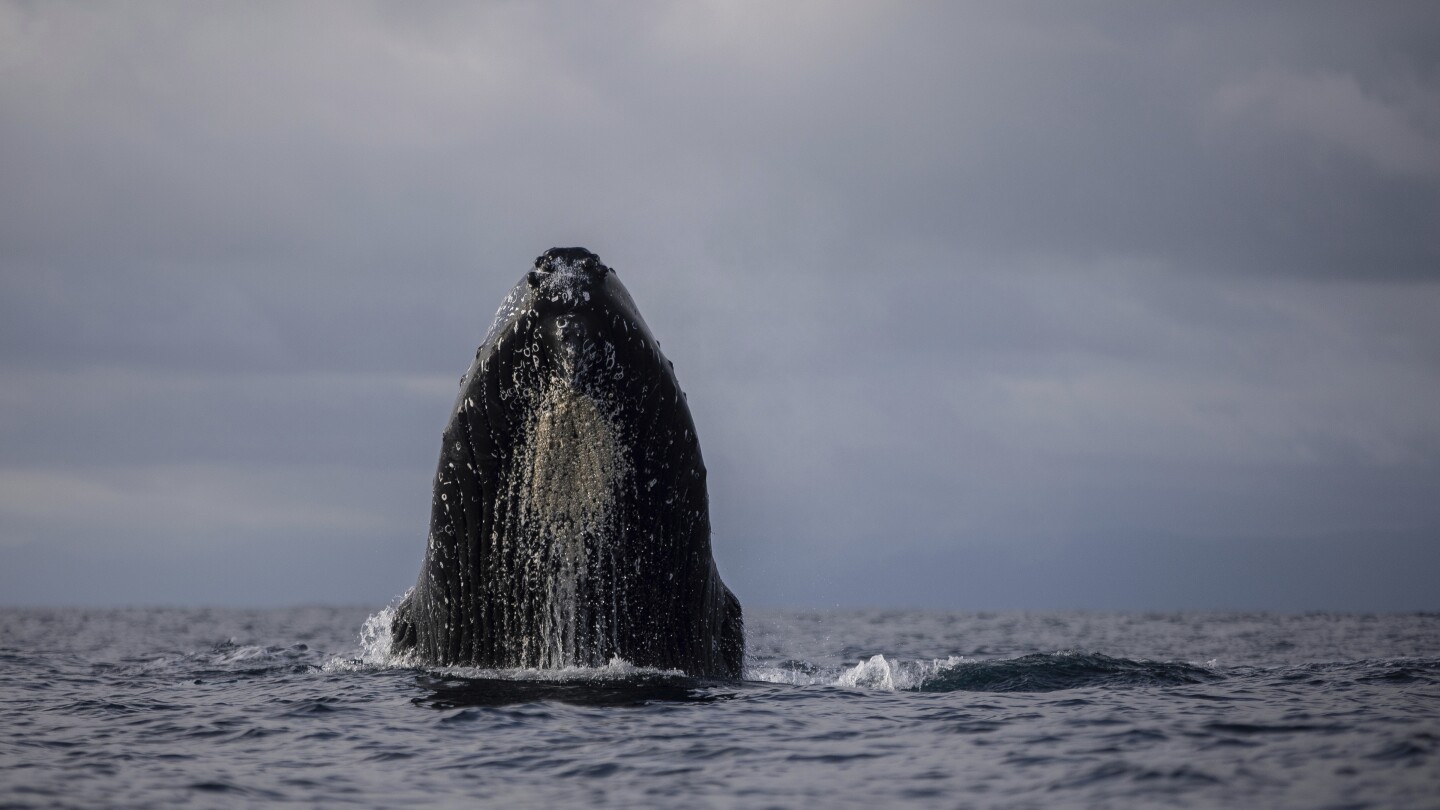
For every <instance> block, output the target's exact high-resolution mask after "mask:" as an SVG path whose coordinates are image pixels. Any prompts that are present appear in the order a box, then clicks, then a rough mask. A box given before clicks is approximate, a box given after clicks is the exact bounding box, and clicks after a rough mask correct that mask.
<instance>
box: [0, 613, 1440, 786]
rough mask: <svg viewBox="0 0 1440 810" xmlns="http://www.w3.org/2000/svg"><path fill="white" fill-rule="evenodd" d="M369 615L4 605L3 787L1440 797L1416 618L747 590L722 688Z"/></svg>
mask: <svg viewBox="0 0 1440 810" xmlns="http://www.w3.org/2000/svg"><path fill="white" fill-rule="evenodd" d="M368 613H369V611H367V610H365V609H358V608H357V609H341V608H299V609H287V610H264V611H248V610H196V609H125V610H17V609H6V610H0V732H3V733H0V806H3V807H37V808H39V807H45V808H50V807H141V806H156V805H162V804H164V805H168V804H178V803H181V802H186V803H189V804H192V805H194V806H201V807H230V806H254V805H258V804H269V803H293V804H296V805H301V806H307V807H309V806H327V805H344V806H373V807H401V806H415V805H424V806H440V807H445V806H475V805H484V806H497V807H498V806H521V807H551V806H558V805H570V806H575V805H602V806H604V805H615V806H621V805H623V806H654V807H677V806H683V807H712V806H713V807H815V806H825V807H872V806H873V807H888V806H895V805H911V806H919V807H970V806H975V807H986V806H1004V807H1057V806H1058V807H1107V806H1113V807H1131V806H1187V807H1305V808H1312V807H1440V615H1437V614H1424V615H1415V614H1411V615H1384V616H1368V615H1332V614H1313V615H1264V614H1176V615H1098V614H941V613H919V612H878V611H872V612H834V613H808V612H795V611H790V612H769V613H766V612H762V611H752V612H751V613H750V615H749V616H748V617H747V619H748V627H749V642H750V647H749V652H750V661H749V670H748V672H747V680H746V681H744V682H737V683H726V682H707V681H697V680H693V679H687V678H684V677H680V676H677V675H673V674H666V673H659V672H647V671H637V670H635V669H634V668H631V667H629V666H627V665H625V664H624V663H623V662H614V663H613V664H612V665H611V666H609V667H606V668H602V669H598V670H572V671H560V672H535V671H523V672H481V671H473V670H472V671H465V670H447V671H429V670H424V669H414V668H408V667H405V666H400V665H396V664H395V663H394V662H391V661H388V660H387V651H386V650H385V649H384V646H385V645H384V644H382V643H376V642H373V641H371V642H368V643H367V642H363V641H362V639H361V633H362V626H364V625H365V623H366V620H367V614H368ZM378 624H383V616H382V617H380V619H379V620H376V621H372V622H371V629H372V630H375V629H379V630H382V631H383V627H379V628H377V627H376V625H378Z"/></svg>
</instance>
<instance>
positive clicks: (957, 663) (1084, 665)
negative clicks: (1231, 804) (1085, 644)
mask: <svg viewBox="0 0 1440 810" xmlns="http://www.w3.org/2000/svg"><path fill="white" fill-rule="evenodd" d="M747 674H748V675H749V676H750V677H751V678H752V679H754V680H761V681H767V682H770V683H788V684H792V685H797V686H815V685H830V686H841V687H849V688H856V689H877V690H882V691H890V692H1054V691H1059V690H1062V689H1081V688H1085V687H1090V686H1180V685H1191V684H1198V683H1208V682H1210V681H1214V680H1218V679H1220V678H1222V677H1223V676H1221V675H1220V674H1219V673H1217V672H1215V671H1214V670H1211V669H1207V668H1206V667H1202V666H1197V665H1195V664H1188V663H1183V662H1162V661H1144V660H1132V659H1128V658H1113V657H1111V656H1108V655H1103V654H1101V653H1087V652H1055V653H1035V654H1032V655H1025V656H1021V657H1019V658H1009V659H1003V660H988V661H975V660H970V659H966V658H963V657H959V658H957V657H953V656H952V657H950V658H946V659H943V660H942V659H933V660H930V661H891V660H889V659H887V658H886V657H885V656H884V655H874V656H871V657H870V658H869V659H867V660H864V661H861V662H860V663H858V664H856V665H855V666H853V667H850V668H847V669H842V670H840V671H839V672H834V671H830V672H827V671H825V670H824V669H822V668H819V667H815V666H813V665H811V664H808V663H807V662H803V661H782V662H780V664H778V665H776V666H769V667H756V668H754V669H752V670H751V671H750V672H749V673H747Z"/></svg>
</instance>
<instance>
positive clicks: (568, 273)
mask: <svg viewBox="0 0 1440 810" xmlns="http://www.w3.org/2000/svg"><path fill="white" fill-rule="evenodd" d="M613 272H615V271H613V270H611V269H610V268H609V267H606V266H605V264H604V263H603V262H601V261H600V257H599V256H597V255H595V254H594V253H591V252H590V251H588V250H586V249H585V248H582V247H568V248H559V247H557V248H550V249H549V250H547V251H545V252H544V253H542V254H540V255H539V256H536V257H535V269H533V270H531V271H530V272H529V273H526V274H525V280H526V282H527V283H529V285H530V286H531V287H532V288H537V289H539V288H542V287H557V286H559V285H561V284H563V285H565V286H567V287H577V286H578V287H581V288H584V287H593V286H595V285H597V284H600V283H602V282H603V281H604V280H605V276H607V275H609V274H611V273H613Z"/></svg>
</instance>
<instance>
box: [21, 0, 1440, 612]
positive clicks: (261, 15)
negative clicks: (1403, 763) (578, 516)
mask: <svg viewBox="0 0 1440 810" xmlns="http://www.w3.org/2000/svg"><path fill="white" fill-rule="evenodd" d="M416 6H420V7H418V8H417V7H416ZM557 245H583V246H585V247H588V248H590V249H592V250H594V251H596V252H597V253H599V254H600V256H601V257H602V259H603V260H604V261H605V262H606V263H607V264H609V265H610V266H612V267H613V268H615V269H616V271H617V272H618V274H619V276H620V278H621V279H622V280H623V281H624V282H625V284H626V285H627V286H628V287H629V289H630V291H631V293H632V294H633V296H634V298H635V300H636V302H637V303H638V304H639V306H640V309H641V311H642V313H643V314H644V316H645V318H646V320H647V321H648V322H649V324H650V326H651V328H652V330H653V331H654V332H655V334H656V335H657V336H658V337H659V338H660V340H661V341H662V343H663V345H664V347H665V350H666V353H667V354H668V355H669V357H670V359H671V360H673V361H674V363H675V368H676V371H677V373H678V375H679V377H680V381H681V383H682V385H683V386H684V387H685V388H686V390H687V392H688V394H689V402H690V406H691V408H692V410H693V412H694V416H695V421H696V424H697V426H698V429H699V431H700V438H701V444H702V447H703V448H704V453H705V457H706V461H707V464H708V466H709V469H710V478H709V480H710V488H711V489H710V497H711V504H712V506H711V509H712V521H713V523H714V527H715V538H714V546H715V553H716V558H717V560H718V562H719V564H720V568H721V571H722V573H723V575H724V577H725V579H726V581H727V582H728V583H729V584H730V586H731V587H732V589H733V590H734V591H735V592H736V593H737V595H738V596H739V597H740V599H741V601H742V602H743V603H744V604H746V605H748V606H764V605H772V606H816V607H828V606H835V605H840V606H861V605H886V606H918V607H932V608H951V609H1036V610H1039V609H1056V608H1085V609H1093V610H1110V609H1126V610H1166V609H1188V608H1234V609H1275V610H1312V609H1324V610H1414V609H1425V610H1440V586H1437V582H1440V579H1437V575H1440V5H1437V4H1435V3H1428V2H1417V3H1409V4H1384V3H1353V4H1333V5H1332V4H1326V3H1318V2H1304V3H1296V4H1280V3H1269V4H1254V3H1235V4H1224V3H1212V2H1207V3H1188V4H1173V3H1164V4H1153V3H1152V4H1134V3H1127V4H1105V3H1084V4H1077V3H1054V4H1040V5H1031V4H1024V3H1013V2H1006V3H993V4H984V5H968V4H958V3H910V4H899V3H879V2H868V3H854V4H842V3H832V2H824V3H820V2H816V3H802V2H786V3H773V2H753V3H741V2H714V3H703V2H684V3H678V2H677V3H649V4H642V3H615V4H591V3H573V4H540V3H529V2H526V3H519V2H517V3H477V4H460V3H457V4H454V5H449V4H424V5H420V4H407V3H394V4H367V3H356V2H336V3H331V4H327V3H303V4H302V3H234V4H209V3H75V4H71V3H66V2H57V1H53V0H47V2H43V3H29V2H0V603H4V604H101V605H104V604H126V603H142V604H174V603H182V604H199V603H207V604H222V605H244V604H257V605H268V604H294V603H316V602H346V603H361V604H375V605H380V604H384V603H385V602H387V601H388V600H390V599H391V598H393V597H394V596H396V595H398V594H399V593H401V592H403V591H404V589H405V588H406V587H408V586H409V585H410V584H412V583H413V582H414V579H415V576H416V574H417V573H418V571H419V565H420V560H421V557H422V554H423V549H424V543H425V535H426V529H427V523H428V516H429V504H430V491H429V487H430V483H431V474H432V472H433V468H434V464H435V460H436V458H437V456H438V452H439V440H440V432H441V429H442V428H443V427H444V423H445V420H446V418H447V416H448V411H449V406H450V403H451V401H452V399H453V397H454V394H455V390H456V385H457V382H458V379H459V376H460V375H461V373H463V372H464V370H465V369H466V367H467V366H468V364H469V361H470V360H471V358H472V357H473V355H474V350H475V347H476V346H477V345H478V344H479V342H480V340H481V339H482V337H483V334H484V331H485V328H486V327H487V326H488V324H489V322H490V319H491V316H492V315H493V313H494V311H495V308H496V307H497V306H498V305H499V303H500V300H501V298H502V297H503V296H504V294H505V292H506V291H507V290H508V289H509V287H510V286H511V285H512V284H513V283H514V282H515V280H516V279H518V278H519V277H520V275H521V274H522V273H523V272H524V271H525V270H526V269H527V268H528V267H529V266H530V264H531V262H532V261H533V259H534V258H535V256H536V255H538V254H539V253H541V252H542V251H544V250H545V249H547V248H549V247H552V246H557Z"/></svg>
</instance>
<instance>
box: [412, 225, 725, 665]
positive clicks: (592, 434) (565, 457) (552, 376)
mask: <svg viewBox="0 0 1440 810" xmlns="http://www.w3.org/2000/svg"><path fill="white" fill-rule="evenodd" d="M391 640H392V650H393V651H395V652H397V653H401V654H405V655H408V656H410V657H411V659H412V660H415V661H418V662H421V663H426V664H434V665H441V666H476V667H487V668H508V667H538V668H546V669H553V668H560V667H566V666H597V665H603V664H605V663H607V662H608V661H610V660H611V659H612V658H615V657H619V658H622V659H624V660H626V661H629V662H630V663H632V664H635V665H637V666H646V667H657V668H662V669H678V670H681V671H683V672H685V673H686V674H689V675H694V676H702V677H721V678H739V677H740V676H741V671H742V666H743V659H744V650H745V633H744V622H743V618H742V616H741V610H740V602H739V600H737V599H736V598H735V595H734V594H733V593H731V592H730V589H729V588H727V587H726V586H725V584H724V583H723V582H722V581H721V579H720V574H719V571H718V570H717V569H716V566H715V560H714V557H713V556H712V554H711V548H710V515H709V500H708V495H707V492H706V486H705V464H704V461H703V460H702V459H701V456H700V442H699V439H698V438H697V436H696V433H695V424H694V421H693V420H692V419H691V416H690V409H689V407H688V406H687V405H686V401H685V394H684V392H682V391H681V390H680V385H679V383H678V382H677V381H676V378H675V372H674V367H673V364H672V363H671V362H670V361H669V360H667V359H666V358H665V356H664V355H663V354H662V353H661V351H660V344H659V342H658V341H656V340H655V338H654V336H653V335H652V334H651V332H650V329H649V327H647V326H646V325H645V321H644V320H643V319H642V318H641V317H640V312H639V310H638V309H637V308H636V307H635V303H634V301H633V300H632V299H631V297H630V293H629V292H628V291H627V290H626V289H625V287H624V285H622V284H621V283H620V280H619V278H617V277H616V275H615V272H614V271H613V270H611V269H610V268H609V267H606V266H605V265H604V264H602V263H601V261H600V258H599V257H598V256H596V255H595V254H593V253H591V252H590V251H588V250H585V249H583V248H554V249H551V250H549V251H546V252H545V253H544V254H542V255H541V256H540V257H539V258H537V259H536V260H535V265H534V268H533V269H532V270H530V271H529V272H527V273H526V274H525V275H524V276H523V277H522V278H521V279H520V281H519V282H518V283H517V284H516V285H515V286H514V288H513V289H512V290H511V291H510V294H509V295H508V296H507V297H506V298H505V301H504V303H503V304H501V306H500V310H499V312H497V313H496V315H495V320H494V322H493V323H492V324H491V326H490V329H489V331H488V333H487V334H486V336H485V339H484V342H483V343H482V344H481V346H480V348H479V350H478V351H477V352H476V353H475V361H474V363H473V364H471V366H470V369H469V371H467V372H466V373H465V376H464V377H462V378H461V380H460V394H459V396H458V397H457V398H456V400H455V406H454V408H453V409H452V411H451V414H450V420H449V423H448V424H447V425H446V427H445V432H444V435H443V438H442V444H441V450H440V461H439V464H438V466H437V468H436V471H435V480H434V494H433V496H432V501H431V517H430V533H429V540H428V544H427V546H426V549H425V558H424V562H423V564H422V565H421V569H420V576H419V579H418V581H417V582H416V583H415V587H414V588H412V589H411V590H410V591H409V593H408V594H407V595H406V596H405V597H404V599H403V600H402V601H401V602H400V604H399V606H398V607H397V608H396V610H395V617H394V620H393V622H392V626H391Z"/></svg>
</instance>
